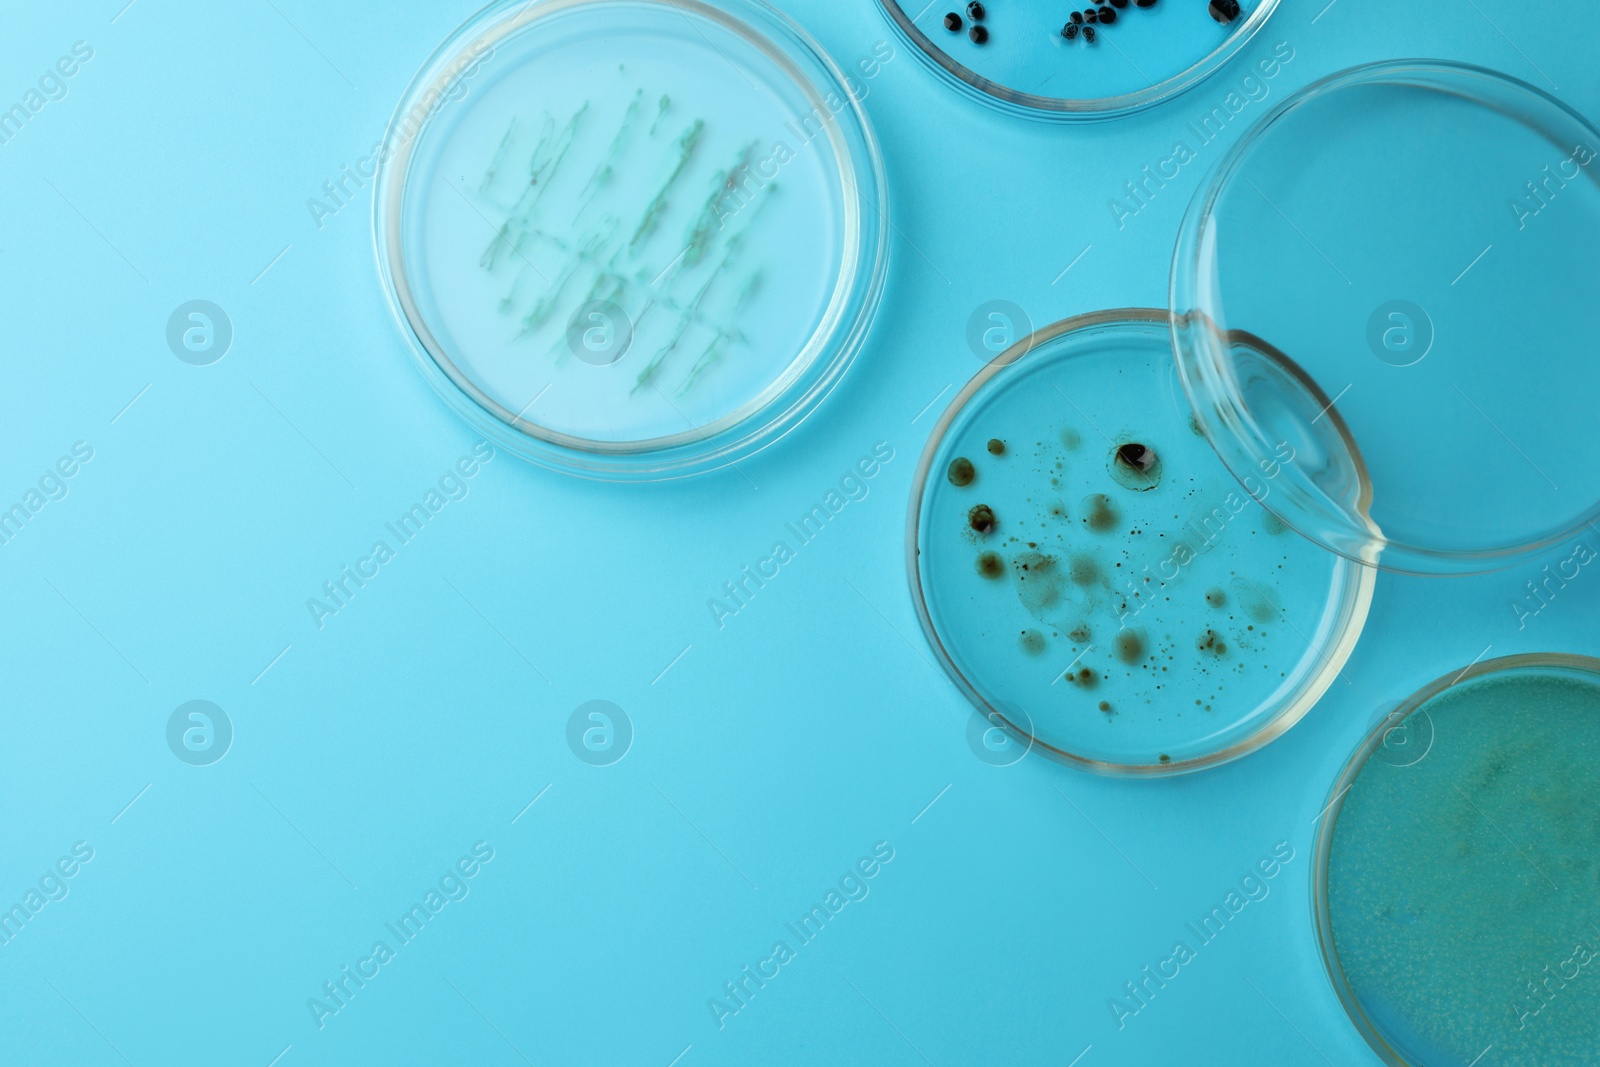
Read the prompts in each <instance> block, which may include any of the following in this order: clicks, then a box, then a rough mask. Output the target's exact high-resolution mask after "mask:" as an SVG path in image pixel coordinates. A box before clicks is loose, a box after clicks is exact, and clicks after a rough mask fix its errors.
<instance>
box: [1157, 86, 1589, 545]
mask: <svg viewBox="0 0 1600 1067" xmlns="http://www.w3.org/2000/svg"><path fill="white" fill-rule="evenodd" d="M1597 152H1600V130H1597V129H1596V128H1595V127H1594V126H1593V125H1591V124H1590V123H1589V122H1588V121H1587V120H1585V119H1584V118H1582V117H1581V116H1580V115H1578V114H1577V113H1576V112H1574V111H1572V110H1571V109H1570V108H1568V107H1566V106H1565V105H1563V104H1561V103H1560V102H1558V101H1557V100H1555V99H1554V98H1552V97H1550V96H1548V95H1546V94H1545V93H1543V92H1540V91H1539V90H1537V89H1535V88H1533V87H1532V86H1529V85H1526V84H1524V83H1522V82H1519V81H1516V80H1513V79H1511V78H1507V77H1505V76H1503V75H1500V74H1496V73H1494V72H1491V71H1487V70H1482V69H1479V68H1476V67H1467V66H1461V65H1457V64H1451V63H1442V62H1433V61H1423V60H1405V61H1399V62H1390V63H1380V64H1375V65H1372V66H1365V67H1359V68H1356V69H1354V70H1349V71H1345V72H1343V73H1340V74H1336V75H1334V76H1332V77H1329V78H1327V79H1324V80H1323V81H1320V82H1317V83H1316V84H1314V85H1311V86H1309V87H1307V88H1306V89H1304V90H1302V91H1301V92H1299V93H1298V94H1296V95H1294V96H1292V97H1290V98H1288V99H1286V100H1285V101H1284V102H1283V103H1282V104H1280V105H1279V106H1278V107H1277V108H1276V109H1275V110H1274V111H1272V112H1271V113H1270V114H1268V115H1267V116H1266V117H1264V118H1263V119H1262V120H1261V122H1260V123H1259V124H1258V125H1257V126H1256V127H1255V128H1254V129H1253V130H1251V131H1250V132H1248V133H1247V134H1246V135H1245V136H1244V138H1243V139H1241V140H1240V142H1239V143H1238V144H1237V145H1236V146H1235V147H1234V148H1233V149H1232V150H1231V151H1230V152H1229V153H1228V155H1227V156H1226V157H1224V158H1223V159H1222V160H1221V161H1220V163H1219V165H1218V167H1217V169H1216V170H1215V172H1214V173H1213V174H1212V175H1211V177H1210V179H1209V180H1208V181H1207V182H1205V183H1204V184H1203V185H1202V187H1201V188H1200V190H1199V192H1198V193H1197V195H1196V197H1195V199H1194V201H1193V203H1192V204H1191V206H1190V208H1189V211H1188V215H1187V218H1186V219H1185V222H1184V226H1183V231H1182V235H1181V236H1180V238H1179V241H1178V245H1177V250H1176V254H1175V257H1174V262H1173V269H1172V291H1171V301H1172V303H1171V306H1172V309H1173V312H1174V316H1175V322H1176V328H1175V330H1174V348H1175V351H1176V355H1177V360H1178V368H1179V373H1180V376H1181V377H1182V380H1183V385H1184V389H1185V391H1186V392H1187V393H1188V394H1189V396H1190V398H1191V400H1192V402H1193V405H1194V408H1195V412H1196V415H1197V418H1198V419H1199V422H1200V426H1201V429H1202V430H1203V431H1204V432H1205V434H1206V436H1207V437H1208V438H1209V439H1210V440H1211V441H1212V442H1213V443H1214V444H1215V445H1216V447H1217V451H1218V453H1219V454H1220V455H1221V457H1222V460H1223V462H1224V463H1225V464H1227V465H1228V467H1229V468H1230V469H1232V470H1234V471H1235V472H1236V473H1239V472H1247V471H1251V470H1253V469H1255V467H1256V465H1257V464H1258V463H1259V462H1260V461H1261V460H1262V459H1263V458H1267V457H1269V456H1270V454H1271V452H1272V449H1273V447H1274V446H1275V443H1276V442H1277V441H1279V440H1284V439H1287V440H1290V441H1292V442H1294V443H1295V446H1296V449H1297V452H1298V457H1299V458H1298V459H1297V460H1296V461H1295V462H1294V463H1292V464H1289V465H1287V469H1286V472H1285V477H1284V478H1283V491H1282V492H1279V493H1277V494H1275V495H1274V496H1273V498H1272V499H1271V500H1269V501H1267V502H1266V506H1267V508H1268V509H1269V510H1271V511H1272V512H1273V513H1274V514H1276V515H1277V516H1278V517H1279V518H1281V519H1283V520H1284V521H1285V522H1287V523H1288V524H1289V525H1291V526H1293V527H1294V528H1295V529H1297V530H1299V531H1300V532H1301V533H1303V534H1305V535H1306V536H1308V537H1310V538H1311V539H1312V540H1314V541H1316V542H1317V543H1319V544H1321V545H1323V546H1325V547H1327V548H1328V549H1331V550H1332V551H1334V552H1337V553H1339V554H1340V555H1343V556H1346V557H1348V558H1350V559H1357V560H1363V561H1367V562H1370V563H1373V564H1375V565H1377V566H1379V567H1382V568H1385V569H1389V570H1396V571H1406V572H1412V573H1421V574H1461V573H1473V572H1481V571H1488V570H1494V569H1498V568H1500V567H1505V566H1510V565H1513V564H1515V563H1518V562H1520V561H1523V560H1525V559H1527V558H1528V557H1530V556H1532V555H1535V554H1537V553H1539V552H1540V551H1542V550H1544V549H1546V548H1548V547H1550V546H1552V545H1555V544H1558V543H1560V542H1563V541H1566V540H1568V539H1569V538H1570V537H1572V536H1573V535H1574V534H1575V533H1577V532H1578V531H1581V530H1582V529H1583V528H1584V527H1586V526H1587V525H1589V524H1590V523H1591V522H1593V521H1594V520H1595V519H1596V518H1597V517H1600V435H1596V434H1594V433H1593V432H1592V423H1593V412H1594V410H1595V408H1596V406H1597V404H1600V360H1596V359H1595V358H1594V355H1593V352H1594V340H1593V331H1592V329H1591V325H1592V322H1591V319H1592V311H1591V309H1592V308H1593V307H1594V306H1595V305H1596V303H1597V302H1600V272H1596V271H1595V270H1594V258H1593V257H1594V253H1593V250H1594V248H1595V247H1596V246H1597V243H1600V184H1597V182H1596V180H1595V179H1596V175H1595V173H1594V172H1595V171H1596V170H1597V169H1600V163H1597V162H1596V161H1595V156H1596V153H1597ZM1237 330H1246V331H1249V332H1251V333H1253V334H1256V335H1258V336H1260V337H1263V338H1266V339H1267V340H1268V341H1270V342H1271V343H1272V344H1273V345H1274V346H1276V347H1277V348H1279V349H1280V350H1282V351H1284V352H1286V353H1288V354H1289V356H1290V357H1292V358H1293V360H1294V361H1295V363H1296V364H1297V365H1299V366H1300V367H1301V368H1302V369H1303V370H1304V371H1305V373H1306V374H1307V375H1309V376H1310V378H1311V379H1312V380H1313V381H1314V382H1316V384H1317V385H1318V387H1319V392H1320V393H1321V394H1324V395H1326V396H1328V397H1329V398H1331V402H1332V405H1333V406H1332V407H1331V408H1327V409H1323V408H1320V407H1318V406H1315V405H1308V404H1307V403H1306V402H1305V401H1306V397H1305V394H1303V393H1297V392H1293V391H1290V392H1284V391H1282V390H1280V389H1279V388H1278V386H1277V383H1276V381H1275V380H1273V379H1271V378H1261V377H1259V376H1257V375H1255V374H1254V373H1253V371H1252V368H1251V367H1249V366H1248V365H1246V364H1243V363H1241V353H1239V352H1238V351H1237V350H1235V349H1234V348H1232V347H1231V346H1230V345H1229V343H1228V341H1227V337H1228V336H1229V334H1230V333H1231V332H1233V331H1237ZM1243 358H1245V359H1248V358H1250V357H1249V355H1248V353H1244V354H1243ZM1326 412H1337V413H1338V414H1339V415H1340V416H1341V417H1342V419H1343V421H1344V424H1345V426H1346V427H1348V429H1349V431H1350V433H1351V435H1352V436H1353V437H1354V438H1355V440H1356V441H1358V442H1359V443H1360V446H1361V455H1362V456H1363V457H1364V458H1365V461H1366V467H1367V469H1366V472H1365V476H1364V477H1362V476H1361V475H1360V474H1359V472H1356V471H1354V470H1352V469H1351V468H1350V467H1349V466H1348V464H1347V463H1346V462H1344V459H1345V457H1343V456H1342V455H1341V454H1340V452H1339V451H1338V450H1337V449H1330V448H1329V447H1327V445H1328V443H1329V432H1328V427H1327V422H1328V419H1327V418H1325V413H1326Z"/></svg>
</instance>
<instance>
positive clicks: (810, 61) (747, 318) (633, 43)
mask: <svg viewBox="0 0 1600 1067" xmlns="http://www.w3.org/2000/svg"><path fill="white" fill-rule="evenodd" d="M381 159H382V162H381V166H380V173H379V181H378V188H377V192H376V199H375V218H374V226H375V229H376V234H377V246H378V258H379V264H380V269H381V272H382V276H383V280H384V282H385V285H386V287H387V288H388V291H389V295H390V297H391V303H392V305H393V307H394V310H395V313H396V316H397V318H398V320H399V322H400V324H401V326H402V329H403V331H404V333H405V335H406V336H407V338H408V340H409V342H410V346H411V348H412V350H413V354H414V355H415V357H416V359H417V362H418V363H419V365H420V366H421V367H422V370H423V372H424V374H425V375H426V377H427V378H428V380H429V382H430V383H432V384H433V385H434V386H435V388H437V389H438V390H439V392H440V393H441V394H442V395H443V396H444V397H445V399H446V400H447V401H448V402H449V403H450V404H451V405H452V406H453V407H454V408H455V409H456V410H457V411H458V412H459V413H460V414H462V415H463V416H465V417H466V418H467V419H468V420H469V421H470V422H471V423H472V424H473V425H474V426H475V427H477V428H478V429H479V431H480V432H482V433H484V434H486V435H488V436H489V437H490V438H491V439H492V440H494V441H495V442H496V443H498V444H500V445H502V446H503V447H505V448H507V449H508V450H510V451H512V452H514V453H516V454H519V455H521V456H523V457H524V458H527V459H529V460H532V461H534V462H536V463H539V464H542V465H544V466H547V467H550V468H553V469H556V470H560V471H564V472H567V473H572V474H577V475H583V476H588V477H594V478H604V479H617V480H623V479H634V480H642V479H660V478H670V477H676V476H681V475H688V474H694V473H697V472H700V471H705V470H709V469H712V468H716V467H721V466H726V465H728V464H730V463H735V462H737V461H738V460H739V459H741V458H742V457H745V456H748V455H750V454H751V453H753V452H755V451H757V450H758V449H760V448H763V447H765V446H766V445H768V444H770V443H771V442H773V441H775V440H777V439H778V438H779V437H781V436H783V435H784V434H785V433H787V432H788V431H790V430H792V429H793V428H794V427H795V426H796V425H797V424H799V423H800V422H801V420H803V419H804V418H805V417H806V416H807V415H808V414H809V413H810V412H811V411H812V410H814V408H815V407H816V405H817V404H818V403H819V402H820V401H821V400H822V398H823V397H824V396H825V395H826V394H827V393H828V392H829V391H830V390H831V389H832V388H833V386H834V385H835V384H836V383H837V381H838V380H839V378H840V376H841V375H842V374H843V373H844V371H845V369H846V368H847V367H848V366H849V364H850V362H851V360H852V359H853V357H854V356H855V354H856V352H857V350H858V349H859V348H860V346H861V343H862V340H863V338H864V335H865V332H866V330H867V328H868V325H869V323H870V321H871V318H872V315H873V312H874V310H875V309H876V306H877V304H878V299H879V295H880V293H881V291H882V287H883V278H884V272H885V266H886V262H887V238H888V232H889V231H888V222H887V217H886V214H885V212H886V211H887V205H886V203H885V192H886V184H885V180H884V174H883V168H882V164H881V160H880V159H879V154H878V149H877V143H876V141H875V139H874V136H873V134H872V131H871V128H870V127H869V125H868V123H867V120H866V116H865V114H864V112H863V111H862V109H861V107H860V101H859V99H858V94H853V93H852V92H851V91H850V90H849V88H848V87H847V86H846V84H845V78H844V75H843V74H842V73H841V72H840V71H839V69H838V68H837V66H836V65H835V64H834V63H833V62H832V60H830V59H829V58H828V57H827V56H826V55H825V54H824V53H823V52H822V50H821V49H820V48H819V47H818V46H817V44H816V42H815V41H813V40H812V39H811V38H810V37H809V36H807V35H806V33H805V32H804V31H803V30H801V29H800V28H799V27H798V26H797V25H795V24H794V23H793V22H792V21H790V20H789V19H788V18H787V17H786V16H784V15H782V14H781V13H779V12H777V11H776V10H774V9H773V8H771V7H769V6H768V5H766V4H765V3H762V2H760V0H533V2H526V0H516V2H501V3H496V4H492V5H491V6H490V7H488V8H486V9H485V10H484V11H482V12H480V13H479V14H478V15H476V16H474V17H473V18H472V19H471V20H470V21H469V22H468V23H467V24H465V25H464V26H462V27H461V28H460V29H458V30H457V31H456V32H455V33H454V34H453V35H451V37H450V38H449V39H447V40H446V41H445V42H444V44H442V45H441V46H440V48H439V49H438V51H436V52H435V53H434V55H433V56H432V57H431V58H430V59H429V60H428V62H427V63H426V65H425V66H424V67H423V69H422V71H421V72H420V73H419V74H418V75H417V77H416V79H415V80H414V81H413V83H412V85H411V87H410V89H409V90H408V91H407V93H406V95H405V97H404V99H403V100H402V102H401V104H400V106H399V108H398V109H397V111H396V113H395V117H394V119H393V121H392V122H391V125H390V129H389V131H388V134H387V136H386V138H385V141H384V144H383V148H382V152H381Z"/></svg>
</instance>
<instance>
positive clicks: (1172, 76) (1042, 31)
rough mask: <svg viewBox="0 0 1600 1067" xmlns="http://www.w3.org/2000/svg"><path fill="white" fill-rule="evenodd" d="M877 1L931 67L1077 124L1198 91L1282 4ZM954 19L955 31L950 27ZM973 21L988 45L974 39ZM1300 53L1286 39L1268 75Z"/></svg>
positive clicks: (973, 92) (1024, 109) (983, 97)
mask: <svg viewBox="0 0 1600 1067" xmlns="http://www.w3.org/2000/svg"><path fill="white" fill-rule="evenodd" d="M878 4H879V6H880V7H881V8H882V9H883V13H884V16H885V17H886V18H887V19H888V20H889V23H890V24H891V25H892V26H894V28H895V29H896V30H897V31H899V33H900V35H901V36H902V37H903V38H904V39H905V40H906V41H907V42H909V43H910V44H911V46H912V48H913V49H914V51H915V52H916V54H917V55H919V56H920V57H921V58H922V60H923V61H924V63H925V64H926V65H927V66H929V67H930V68H932V69H933V71H934V72H935V74H937V75H939V76H940V77H941V78H942V79H943V80H944V81H945V82H947V83H948V84H950V85H952V86H954V87H955V88H956V89H957V90H959V91H960V92H962V93H963V94H964V95H966V96H969V97H972V98H974V99H977V100H980V101H982V102H983V103H985V104H989V105H991V106H993V107H995V108H997V109H999V110H1001V111H1004V112H1007V113H1010V114H1014V115H1021V116H1024V117H1027V118H1035V119H1045V120H1054V121H1072V120H1097V119H1108V118H1116V117H1118V116H1121V115H1126V114H1130V113H1132V112H1135V111H1139V110H1142V109H1143V108H1146V107H1150V106H1151V105H1153V104H1158V103H1160V102H1161V101H1163V100H1166V99H1169V98H1171V97H1173V96H1177V95H1178V94H1180V93H1182V92H1184V91H1185V90H1187V89H1191V88H1193V87H1194V86H1195V85H1197V84H1199V83H1200V82H1201V81H1203V80H1204V79H1205V78H1207V77H1208V76H1210V75H1211V74H1212V73H1213V72H1215V71H1216V70H1217V69H1218V68H1219V67H1221V66H1222V65H1223V64H1224V63H1226V62H1227V61H1228V60H1229V59H1230V58H1232V57H1233V55H1234V54H1235V53H1236V52H1238V51H1239V49H1241V48H1243V47H1244V46H1245V44H1246V43H1248V42H1249V40H1250V39H1251V38H1252V37H1254V36H1255V35H1256V32H1257V31H1258V30H1260V29H1261V27H1262V26H1263V25H1265V24H1266V21H1267V19H1268V18H1269V17H1270V16H1271V14H1272V12H1273V10H1274V9H1275V8H1276V7H1277V6H1278V0H1237V2H1236V3H1231V4H1230V3H1229V0H1217V3H1214V4H1213V3H1208V2H1207V0H1150V2H1148V3H1143V4H1141V3H1140V2H1139V0H1106V2H1102V3H1099V4H1088V3H1085V4H1083V5H1081V6H1080V7H1079V8H1078V10H1077V11H1076V12H1073V11H1071V10H1070V9H1067V8H1060V9H1057V8H1052V9H1050V11H1049V12H1048V13H1047V12H1045V11H1043V10H1038V9H1036V7H1035V5H1028V4H1024V5H1020V6H1016V5H1009V4H1004V3H996V4H988V5H983V7H984V12H983V18H982V19H981V20H975V19H973V18H972V17H971V14H970V13H969V12H970V7H971V5H969V4H968V3H967V2H965V0H962V2H960V3H957V2H955V0H947V2H946V3H942V4H939V3H935V4H929V5H928V6H926V7H924V6H922V4H921V3H920V2H913V3H909V4H905V5H902V4H901V3H900V0H878ZM1090 12H1095V14H1094V18H1095V20H1096V21H1095V23H1093V24H1091V23H1089V22H1088V21H1087V16H1088V14H1089V13H1090ZM1107 12H1109V13H1110V19H1111V21H1110V22H1107V21H1104V20H1105V19H1106V13H1107ZM950 16H955V18H956V19H957V20H958V22H959V26H958V27H957V28H955V29H950V28H947V27H948V25H949V24H948V23H947V22H946V19H947V18H948V17H950ZM1077 20H1083V21H1081V22H1080V21H1077ZM975 26H977V27H981V35H982V37H983V40H982V42H981V43H980V42H978V41H976V40H974V39H973V38H972V36H971V34H972V31H973V28H974V27H975ZM1069 27H1071V28H1070V29H1069ZM1086 29H1087V30H1089V31H1091V32H1085V30H1086ZM1091 33H1092V40H1091V39H1090V38H1091ZM1069 34H1070V37H1069V36H1068V35H1069ZM1293 57H1294V52H1293V49H1291V48H1289V47H1288V46H1287V45H1282V46H1280V52H1279V53H1277V54H1275V55H1274V56H1272V57H1268V58H1263V59H1262V60H1261V64H1263V65H1262V66H1261V68H1260V73H1262V74H1263V75H1264V76H1265V77H1268V78H1270V77H1274V76H1275V75H1276V73H1277V67H1278V65H1279V64H1280V63H1283V62H1288V61H1289V60H1290V59H1293ZM1255 73H1256V72H1255V71H1252V72H1251V76H1253V75H1254V74H1255ZM1246 91H1247V92H1249V91H1251V90H1250V88H1249V86H1246Z"/></svg>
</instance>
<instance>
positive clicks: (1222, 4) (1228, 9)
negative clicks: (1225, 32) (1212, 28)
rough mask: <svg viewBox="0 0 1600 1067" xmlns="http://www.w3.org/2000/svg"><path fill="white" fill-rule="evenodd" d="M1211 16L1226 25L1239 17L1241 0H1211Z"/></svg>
mask: <svg viewBox="0 0 1600 1067" xmlns="http://www.w3.org/2000/svg"><path fill="white" fill-rule="evenodd" d="M1210 10H1211V17H1212V18H1214V19H1216V20H1217V21H1218V22H1220V23H1223V24H1224V25H1226V24H1227V23H1230V22H1232V21H1233V20H1234V19H1236V18H1238V17H1239V0H1211V8H1210Z"/></svg>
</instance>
